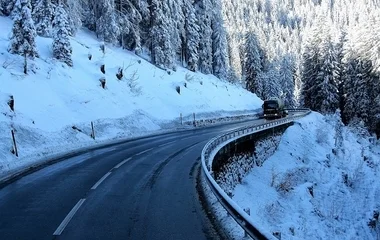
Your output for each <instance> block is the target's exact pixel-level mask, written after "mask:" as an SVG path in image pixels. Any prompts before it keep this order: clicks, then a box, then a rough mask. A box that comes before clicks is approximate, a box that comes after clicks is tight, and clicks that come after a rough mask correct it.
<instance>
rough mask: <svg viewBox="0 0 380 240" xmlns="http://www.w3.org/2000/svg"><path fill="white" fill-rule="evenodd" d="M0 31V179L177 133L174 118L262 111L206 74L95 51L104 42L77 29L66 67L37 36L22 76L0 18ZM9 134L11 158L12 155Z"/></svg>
mask: <svg viewBox="0 0 380 240" xmlns="http://www.w3.org/2000/svg"><path fill="white" fill-rule="evenodd" d="M0 26H1V27H0V28H1V31H0V64H1V66H0V113H1V114H0V175H4V174H7V173H9V171H12V170H15V169H17V168H19V167H25V166H27V165H29V164H31V163H33V162H35V161H36V160H38V159H40V160H41V159H43V158H45V157H46V156H47V155H51V154H53V153H58V152H65V151H71V150H73V149H78V148H80V147H84V146H91V145H94V144H95V143H99V142H105V141H108V140H111V139H121V138H129V137H133V136H140V135H144V134H149V133H152V132H157V131H163V130H172V129H175V128H178V127H182V126H181V125H180V115H181V114H182V116H183V121H184V122H185V121H191V120H192V119H193V113H195V116H196V118H197V119H205V118H215V117H221V116H227V115H228V116H231V115H237V114H242V113H247V112H249V113H252V112H255V111H257V110H258V109H259V108H260V107H261V100H260V99H259V98H257V97H256V95H255V94H252V93H250V92H248V91H246V90H244V89H243V88H242V87H237V86H236V85H232V84H230V83H228V82H226V81H222V80H219V79H217V78H216V77H214V76H213V75H204V74H201V73H195V72H190V71H188V70H186V69H184V68H181V67H178V68H177V70H176V71H173V70H171V71H166V70H162V69H160V68H157V67H155V66H154V65H152V64H150V63H149V62H147V61H146V60H144V59H142V58H140V57H138V56H136V55H135V54H134V53H131V52H129V51H126V50H122V49H121V48H117V47H112V46H111V45H107V44H106V45H105V48H104V50H102V45H103V43H101V42H99V40H98V39H97V38H96V36H95V35H94V34H93V33H91V32H89V31H87V30H84V29H82V30H80V31H79V32H78V33H77V34H76V37H74V38H71V39H70V42H71V45H72V48H73V51H72V59H73V67H68V66H67V65H66V64H65V63H62V62H59V61H57V60H55V59H54V58H53V57H52V39H51V38H43V37H37V38H36V43H37V49H38V53H39V58H35V59H34V60H28V74H27V75H25V74H24V73H23V66H24V58H23V57H21V56H19V55H13V54H10V53H9V52H8V51H7V49H8V46H9V34H10V32H11V29H12V20H11V19H10V18H7V17H0ZM102 65H104V66H105V67H104V71H105V73H103V72H102V71H101V66H102ZM120 70H123V76H122V77H121V76H120ZM118 73H119V77H117V76H116V75H117V74H118ZM119 78H120V79H119ZM102 79H105V88H104V89H103V88H102V86H101V81H102ZM11 96H12V97H13V99H14V111H12V110H11V109H10V106H9V105H8V102H9V100H10V99H11ZM91 122H93V123H94V126H95V136H96V140H95V141H94V140H93V139H91V137H90V134H91ZM11 129H14V130H15V136H16V141H17V144H18V151H19V157H18V158H16V157H15V156H14V155H13V154H11V149H12V139H11Z"/></svg>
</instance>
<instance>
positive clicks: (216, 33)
mask: <svg viewBox="0 0 380 240" xmlns="http://www.w3.org/2000/svg"><path fill="white" fill-rule="evenodd" d="M223 22H224V21H223V16H222V6H221V3H220V0H214V15H213V20H212V30H213V34H212V50H213V73H214V75H215V76H217V77H219V78H223V79H225V78H226V77H227V73H228V69H229V62H228V44H227V33H226V30H225V28H224V26H223Z"/></svg>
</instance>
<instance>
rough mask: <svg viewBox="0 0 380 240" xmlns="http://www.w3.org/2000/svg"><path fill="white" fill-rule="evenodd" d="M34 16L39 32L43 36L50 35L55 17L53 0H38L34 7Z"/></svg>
mask: <svg viewBox="0 0 380 240" xmlns="http://www.w3.org/2000/svg"><path fill="white" fill-rule="evenodd" d="M32 17H33V20H34V23H35V26H36V31H37V34H38V35H40V36H43V37H50V36H51V34H52V28H53V24H52V22H53V18H54V5H53V4H52V2H51V0H37V2H36V5H35V7H34V8H33V12H32Z"/></svg>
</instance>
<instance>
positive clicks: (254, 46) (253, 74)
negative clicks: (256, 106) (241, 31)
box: [244, 32, 264, 98]
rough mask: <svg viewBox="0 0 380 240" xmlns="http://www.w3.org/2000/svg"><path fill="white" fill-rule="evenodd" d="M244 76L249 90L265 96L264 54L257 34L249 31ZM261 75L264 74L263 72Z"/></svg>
mask: <svg viewBox="0 0 380 240" xmlns="http://www.w3.org/2000/svg"><path fill="white" fill-rule="evenodd" d="M244 49H245V51H244V52H245V57H244V76H245V82H246V88H247V90H249V91H251V92H253V93H256V95H257V96H258V97H261V98H263V97H264V96H263V94H262V93H263V82H262V81H263V79H264V78H263V77H261V78H258V75H259V74H261V73H262V71H263V56H262V50H261V49H260V46H259V43H258V40H257V37H256V35H255V34H254V33H253V32H248V33H247V34H246V36H245V46H244ZM261 76H263V75H262V74H261Z"/></svg>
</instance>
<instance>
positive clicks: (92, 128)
mask: <svg viewBox="0 0 380 240" xmlns="http://www.w3.org/2000/svg"><path fill="white" fill-rule="evenodd" d="M91 137H92V138H93V139H94V140H95V130H94V123H93V122H91Z"/></svg>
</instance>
